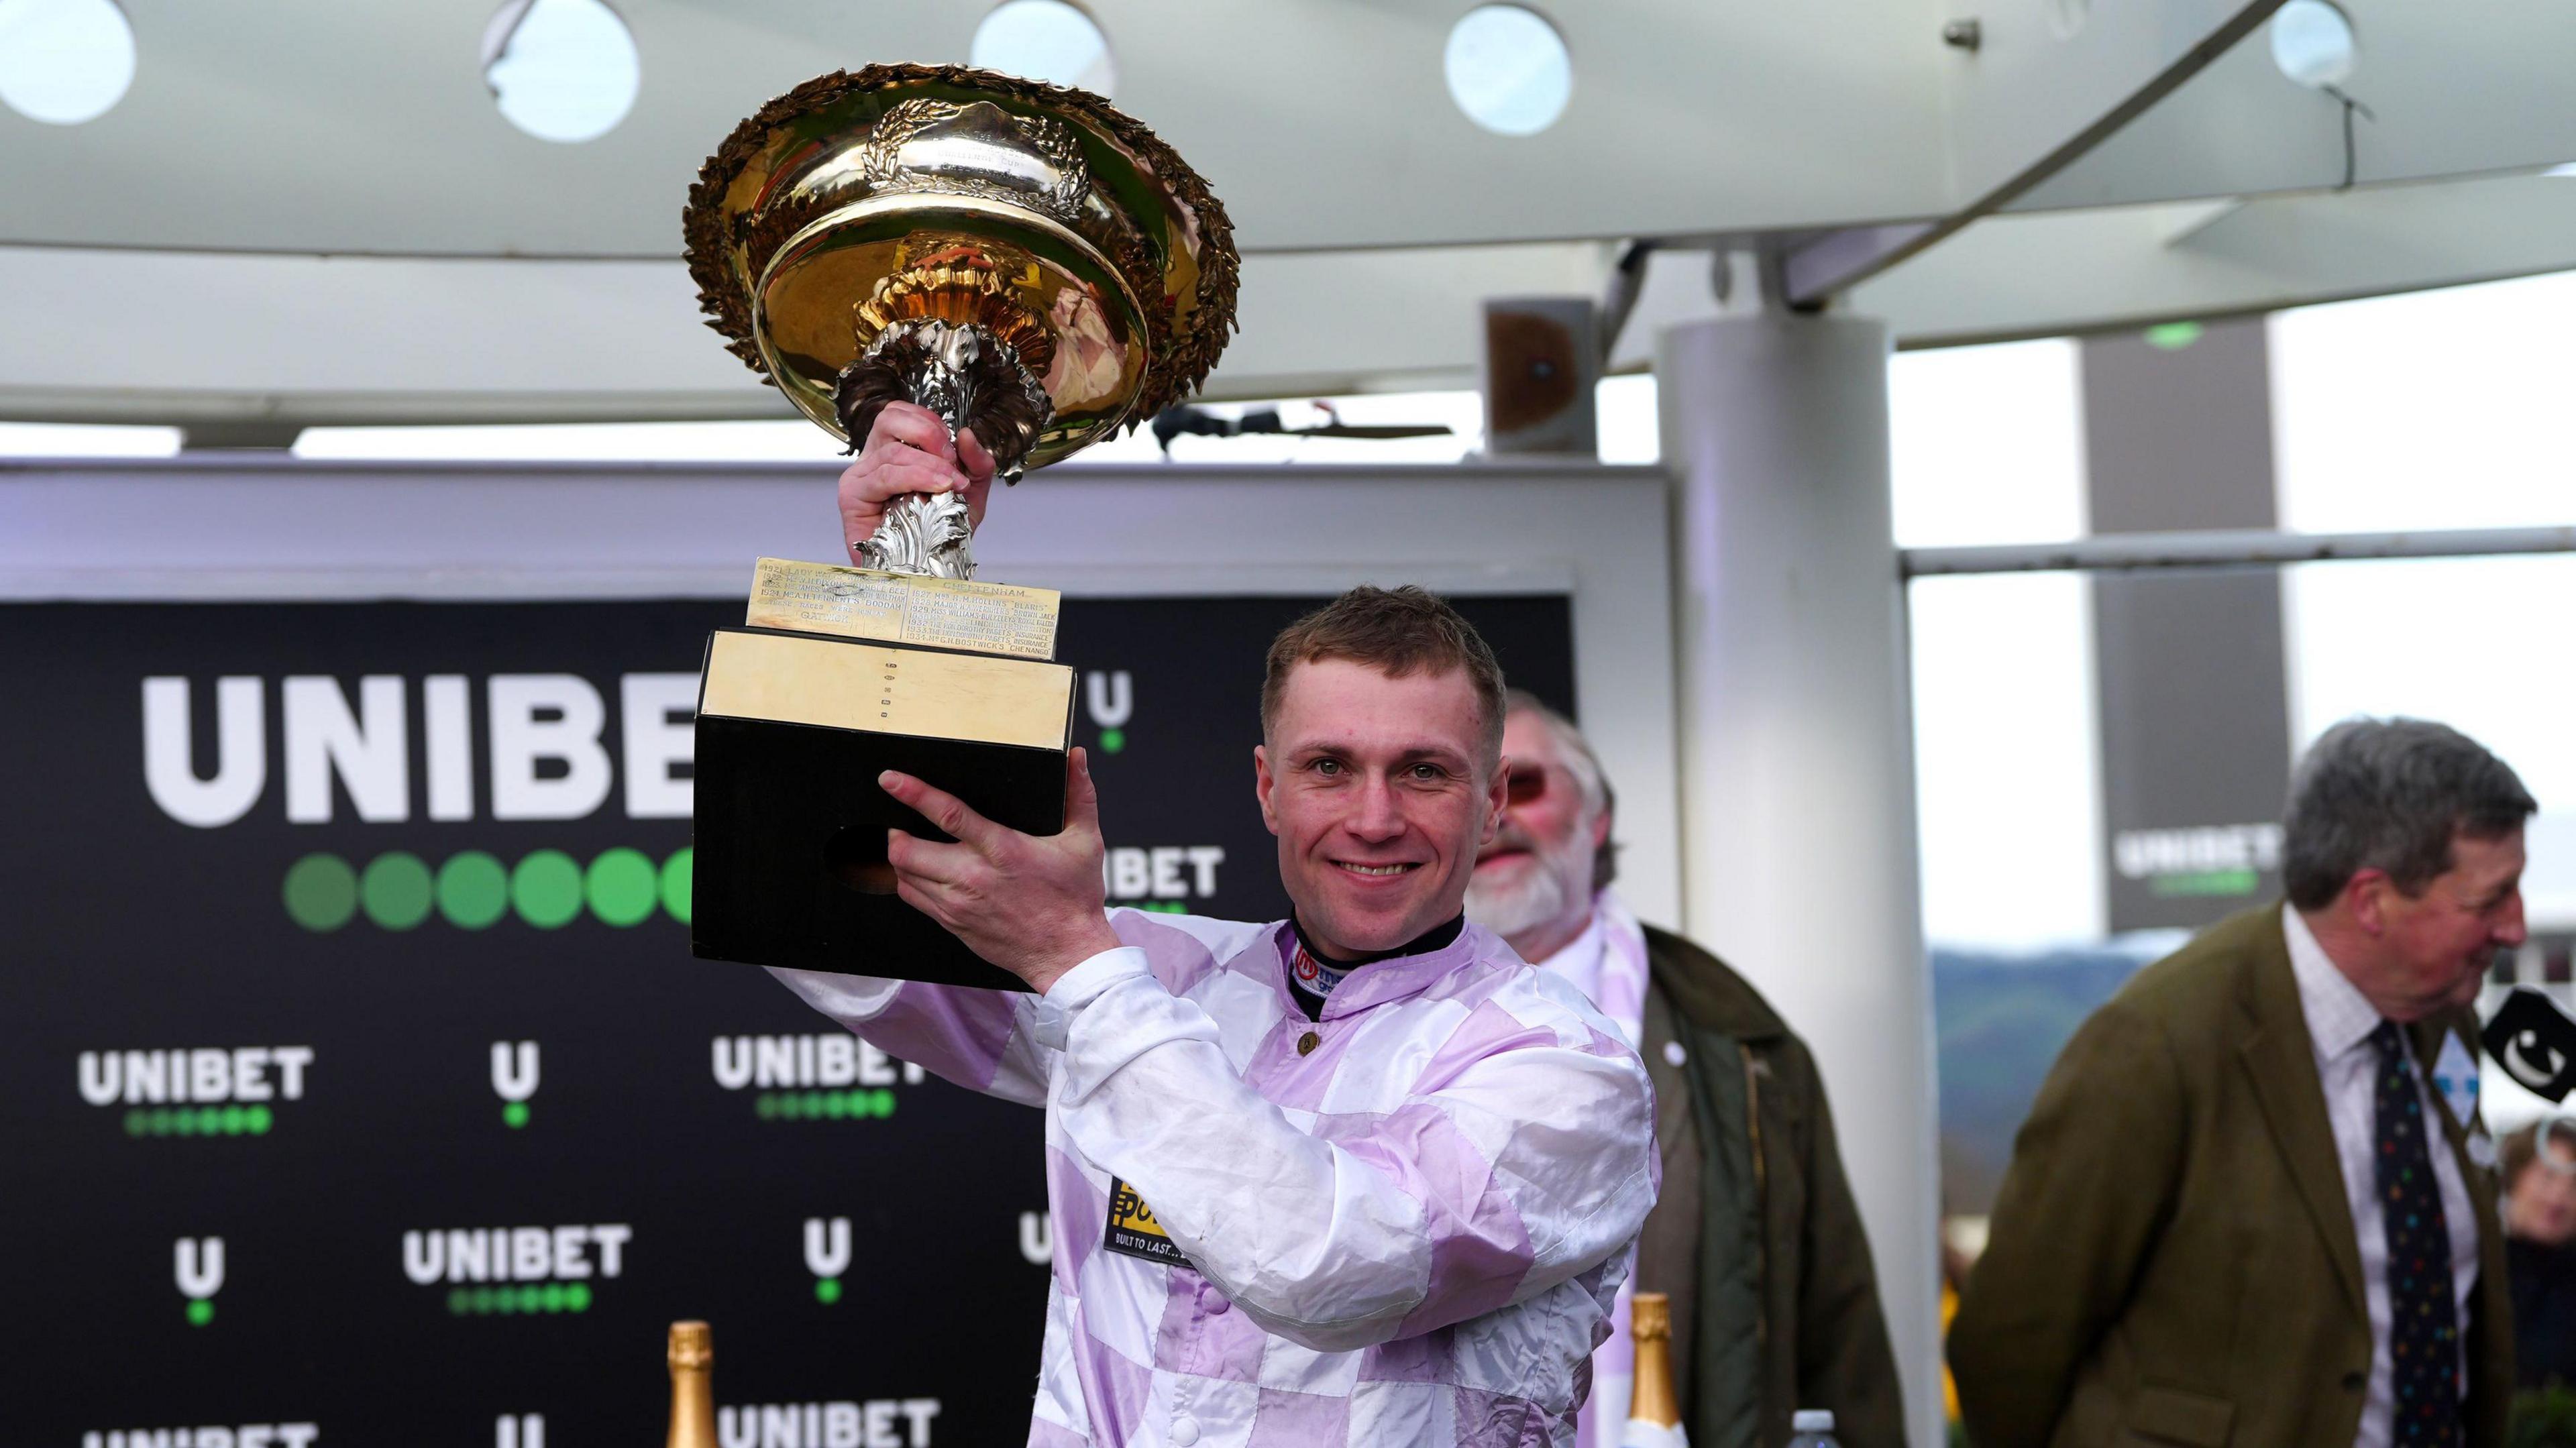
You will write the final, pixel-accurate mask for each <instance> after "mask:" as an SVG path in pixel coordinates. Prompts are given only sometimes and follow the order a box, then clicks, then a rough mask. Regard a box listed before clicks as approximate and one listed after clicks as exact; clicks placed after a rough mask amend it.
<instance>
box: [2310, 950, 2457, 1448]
mask: <svg viewBox="0 0 2576 1448" xmlns="http://www.w3.org/2000/svg"><path fill="white" fill-rule="evenodd" d="M2281 933H2282V934H2283V935H2284V936H2286V937H2287V938H2288V940H2289V945H2290V968H2291V970H2292V971H2293V972H2294V973H2296V975H2297V976H2298V980H2299V1008H2300V1010H2301V1012H2302V1013H2303V1014H2305V1015H2306V1017H2307V1022H2308V1042H2309V1045H2310V1046H2311V1047H2312V1048H2313V1049H2314V1050H2315V1052H2316V1060H2317V1084H2318V1085H2320V1086H2322V1087H2323V1088H2324V1089H2325V1097H2326V1118H2327V1120H2328V1121H2330V1122H2331V1123H2333V1126H2334V1140H2335V1156H2336V1158H2337V1160H2339V1161H2340V1162H2341V1163H2342V1165H2343V1194H2344V1200H2345V1202H2346V1203H2347V1204H2348V1205H2350V1207H2351V1208H2352V1230H2353V1235H2354V1237H2355V1238H2357V1239H2358V1241H2359V1245H2360V1247H2361V1283H2362V1293H2363V1297H2364V1300H2365V1301H2366V1303H2367V1304H2368V1307H2369V1310H2370V1388H2369V1392H2368V1395H2367V1396H2366V1397H2365V1398H2363V1400H2362V1407H2361V1431H2360V1432H2359V1433H2357V1434H2355V1435H2354V1437H2353V1443H2354V1445H2355V1448H2388V1443H2389V1427H2390V1421H2391V1413H2392V1410H2393V1405H2394V1402H2395V1395H2394V1392H2393V1389H2392V1388H2391V1381H2392V1379H2391V1367H2390V1359H2389V1353H2388V1324H2389V1310H2388V1233H2387V1230H2386V1227H2385V1225H2384V1223H2383V1222H2382V1220H2381V1214H2380V1209H2379V1180H2378V1175H2377V1173H2376V1171H2375V1170H2374V1168H2373V1167H2372V1165H2371V1160H2372V1154H2373V1143H2374V1141H2375V1140H2376V1138H2377V1135H2378V1123H2377V1116H2378V1094H2377V1088H2376V1086H2375V1085H2374V1077H2375V1076H2376V1074H2377V1072H2378V1069H2379V1051H2378V1048H2377V1047H2375V1046H2373V1045H2371V1044H2370V1034H2371V1032H2373V1031H2375V1030H2378V1029H2379V1023H2380V1020H2381V1017H2380V1014H2379V1008H2378V1007H2376V1006H2374V1005H2372V1004H2371V1003H2370V1001H2369V999H2368V998H2367V997H2365V996H2364V995H2362V993H2361V991H2360V989H2359V988H2358V987H2356V986H2354V985H2353V983H2352V982H2351V981H2350V980H2349V979H2347V978H2346V977H2345V975H2344V973H2343V972H2342V971H2341V970H2339V969H2337V968H2336V966H2335V963H2334V962H2333V961H2332V960H2331V959H2329V958H2327V955H2326V952H2325V947H2324V946H2321V945H2319V944H2317V937H2316V935H2315V934H2314V933H2313V932H2311V931H2310V930H2309V929H2308V922H2307V921H2305V920H2303V919H2301V918H2300V916H2299V912H2298V911H2296V910H2294V909H2292V908H2290V907H2289V906H2287V905H2284V906H2282V907H2281ZM2398 1039H2399V1041H2400V1043H2401V1044H2403V1045H2404V1046H2405V1048H2406V1049H2407V1051H2408V1052H2409V1054H2410V1055H2411V1054H2412V1052H2413V1045H2412V1043H2411V1042H2410V1041H2408V1040H2407V1038H2406V1037H2405V1035H2404V1034H2403V1033H2401V1034H2400V1035H2399V1037H2398ZM2415 1089H2416V1091H2417V1092H2418V1093H2420V1094H2421V1095H2422V1096H2423V1098H2424V1110H2425V1111H2426V1112H2427V1113H2428V1116H2427V1119H2428V1120H2429V1119H2431V1117H2430V1116H2429V1113H2431V1112H2435V1111H2440V1112H2443V1113H2445V1114H2446V1115H2447V1114H2448V1112H2449V1107H2448V1106H2446V1105H2445V1104H2444V1103H2443V1102H2442V1101H2441V1099H2440V1098H2439V1096H2438V1095H2437V1094H2436V1093H2435V1092H2434V1091H2433V1090H2432V1089H2431V1088H2430V1087H2429V1086H2428V1085H2427V1084H2426V1083H2425V1080H2424V1072H2423V1070H2422V1067H2421V1063H2418V1067H2417V1070H2416V1073H2415ZM2425 1146H2426V1147H2427V1148H2428V1151H2427V1154H2428V1155H2429V1156H2431V1157H2432V1158H2433V1179H2434V1181H2435V1182H2437V1183H2438V1184H2439V1185H2440V1186H2441V1189H2442V1220H2443V1223H2444V1225H2446V1226H2447V1227H2449V1228H2450V1232H2451V1295H2452V1299H2453V1306H2454V1308H2455V1310H2456V1311H2457V1312H2458V1314H2459V1317H2458V1322H2459V1325H2460V1365H2459V1367H2458V1369H2457V1372H2458V1381H2460V1382H2463V1383H2465V1382H2466V1381H2467V1380H2468V1340H2469V1336H2468V1327H2469V1297H2470V1295H2471V1294H2472V1293H2473V1292H2474V1291H2475V1290H2476V1288H2477V1283H2478V1222H2477V1215H2476V1208H2475V1207H2473V1206H2472V1205H2470V1202H2469V1190H2468V1187H2467V1186H2466V1185H2465V1184H2464V1183H2462V1182H2461V1180H2460V1168H2459V1164H2458V1163H2457V1162H2456V1161H2454V1160H2453V1159H2452V1156H2451V1149H2450V1143H2449V1141H2448V1140H2447V1139H2446V1138H2444V1137H2442V1136H2440V1135H2438V1134H2434V1135H2431V1136H2430V1137H2429V1139H2428V1140H2427V1141H2426V1142H2425Z"/></svg>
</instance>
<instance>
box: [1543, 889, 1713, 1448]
mask: <svg viewBox="0 0 2576 1448" xmlns="http://www.w3.org/2000/svg"><path fill="white" fill-rule="evenodd" d="M1533 964H1535V965H1537V966H1538V968H1539V969H1541V970H1543V971H1546V972H1547V973H1548V974H1550V975H1553V976H1556V977H1558V978H1560V979H1562V980H1565V981H1568V982H1570V983H1572V984H1573V986H1574V988H1575V989H1577V990H1579V991H1581V992H1583V994H1584V997H1585V998H1586V999H1588V1000H1590V1001H1591V1002H1592V1004H1593V1005H1594V1006H1595V1007H1597V1008H1598V1009H1599V1010H1600V1012H1601V1014H1603V1015H1605V1016H1608V1017H1609V1018H1610V1020H1611V1021H1612V1023H1614V1024H1616V1025H1617V1026H1618V1027H1619V1029H1620V1031H1621V1032H1622V1033H1624V1034H1625V1035H1626V1036H1627V1038H1628V1044H1629V1045H1631V1046H1639V1045H1642V1044H1644V1042H1645V1016H1646V977H1647V969H1646V930H1645V927H1644V926H1642V925H1639V924H1638V923H1637V917H1636V916H1634V915H1632V914H1630V913H1629V912H1628V907H1627V905H1626V903H1625V902H1623V901H1622V900H1620V898H1619V897H1618V895H1617V894H1616V893H1614V892H1612V891H1610V890H1607V889H1604V890H1601V891H1598V892H1597V893H1595V894H1594V896H1593V897H1592V922H1591V923H1590V924H1589V925H1586V926H1585V927H1583V933H1582V934H1581V935H1578V936H1576V937H1574V938H1573V939H1572V940H1570V941H1567V942H1566V943H1565V945H1564V946H1563V947H1562V948H1561V949H1559V950H1558V951H1557V952H1556V954H1554V955H1551V956H1549V957H1548V958H1547V959H1545V960H1541V961H1535V962H1533ZM1632 1250H1633V1249H1632ZM1636 1265H1637V1264H1636V1263H1635V1262H1634V1261H1631V1262H1630V1263H1629V1264H1628V1269H1629V1270H1628V1275H1627V1276H1626V1278H1625V1279H1623V1280H1622V1281H1621V1282H1620V1284H1619V1296H1618V1300H1617V1301H1616V1302H1614V1303H1613V1304H1612V1305H1611V1309H1610V1335H1609V1336H1608V1337H1607V1338H1604V1339H1603V1340H1602V1342H1601V1345H1600V1346H1599V1347H1597V1348H1595V1349H1593V1352H1592V1395H1591V1396H1590V1397H1589V1398H1586V1399H1585V1400H1584V1403H1583V1411H1582V1413H1581V1415H1580V1416H1579V1417H1578V1418H1577V1420H1576V1431H1575V1440H1574V1441H1575V1444H1576V1448H1612V1445H1614V1444H1616V1443H1618V1442H1619V1441H1620V1438H1621V1436H1622V1435H1623V1433H1624V1432H1625V1430H1626V1429H1627V1426H1628V1404H1629V1401H1630V1395H1631V1392H1632V1391H1633V1389H1634V1387H1635V1385H1636V1373H1637V1345H1636V1342H1635V1341H1634V1340H1633V1339H1632V1338H1630V1337H1629V1335H1628V1318H1629V1312H1630V1309H1631V1307H1632V1306H1633V1305H1634V1304H1635V1302H1636V1297H1637V1274H1636ZM1674 1366H1675V1369H1676V1370H1677V1371H1678V1370H1680V1368H1681V1367H1682V1366H1683V1365H1681V1364H1675V1365H1674Z"/></svg>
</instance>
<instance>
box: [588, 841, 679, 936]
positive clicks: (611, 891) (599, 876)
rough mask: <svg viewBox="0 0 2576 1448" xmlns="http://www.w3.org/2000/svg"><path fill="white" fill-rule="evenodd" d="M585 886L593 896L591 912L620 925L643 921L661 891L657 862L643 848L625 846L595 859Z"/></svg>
mask: <svg viewBox="0 0 2576 1448" xmlns="http://www.w3.org/2000/svg"><path fill="white" fill-rule="evenodd" d="M582 888H583V891H584V893H586V894H587V895H588V896H589V898H590V913H591V914H593V915H596V916H598V917H599V918H600V919H601V920H603V921H605V922H607V923H608V924H610V925H614V926H617V927H618V928H620V929H624V928H625V927H627V926H631V925H639V924H642V923H643V921H644V918H645V917H646V916H648V915H650V914H652V913H653V905H654V902H655V901H656V899H657V898H658V897H659V896H660V894H661V888H660V882H659V881H658V880H656V879H655V878H654V871H653V862H652V861H651V860H650V859H647V858H646V857H645V855H644V852H643V851H641V850H630V849H625V848H623V847H620V848H618V849H614V850H610V851H608V852H606V853H605V854H602V855H601V856H600V857H599V858H598V859H596V860H593V861H591V862H590V873H589V874H588V875H587V876H586V877H585V878H584V880H583V882H582Z"/></svg>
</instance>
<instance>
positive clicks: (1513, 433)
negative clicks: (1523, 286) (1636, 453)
mask: <svg viewBox="0 0 2576 1448" xmlns="http://www.w3.org/2000/svg"><path fill="white" fill-rule="evenodd" d="M1598 328H1599V323H1598V321H1597V320H1596V319H1595V304H1594V302H1593V300H1592V298H1590V297H1494V298H1489V299H1488V300H1487V301H1486V303H1485V366H1484V375H1483V383H1484V393H1485V450H1486V451H1487V452H1489V453H1493V454H1496V455H1504V454H1521V453H1541V454H1548V453H1561V454H1573V455H1576V456H1581V457H1587V458H1588V457H1593V456H1596V455H1598V453H1599V451H1600V440H1599V438H1598V436H1597V435H1596V428H1595V425H1594V420H1593V409H1592V391H1593V386H1594V384H1595V383H1598V382H1599V381H1600V380H1601V351H1600V347H1599V344H1598V340H1597V335H1596V334H1597V331H1598Z"/></svg>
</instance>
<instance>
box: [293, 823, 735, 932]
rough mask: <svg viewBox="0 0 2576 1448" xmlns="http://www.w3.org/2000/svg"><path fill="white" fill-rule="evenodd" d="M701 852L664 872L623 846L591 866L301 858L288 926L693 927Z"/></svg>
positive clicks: (411, 857)
mask: <svg viewBox="0 0 2576 1448" xmlns="http://www.w3.org/2000/svg"><path fill="white" fill-rule="evenodd" d="M695 864H696V852H695V851H694V850H692V849H690V848H688V847H686V846H683V847H682V848H680V849H679V850H676V851H674V852H673V853H672V854H671V855H670V857H669V858H667V859H664V860H662V861H661V862H660V863H659V864H656V863H655V862H654V859H653V857H652V856H651V855H648V854H646V853H645V852H643V851H642V850H638V849H633V848H629V847H627V846H624V845H620V846H617V847H616V848H613V849H609V850H604V851H602V852H600V854H599V855H598V857H597V858H595V859H593V860H592V861H591V862H590V864H589V865H588V866H587V867H584V866H583V865H582V863H581V862H580V861H578V860H576V859H574V858H573V857H572V856H571V855H569V854H566V853H565V852H563V851H562V850H557V849H542V850H536V851H534V852H532V853H530V854H528V855H526V856H525V857H523V858H521V859H520V861H519V862H518V864H517V865H516V866H510V865H506V864H504V863H503V862H502V861H501V860H500V859H499V858H497V857H495V856H494V855H492V854H491V853H489V852H487V851H484V850H463V851H460V852H458V853H456V854H454V855H451V856H449V857H448V858H447V860H446V861H445V862H444V863H442V864H439V865H438V866H437V867H436V868H434V869H433V868H432V867H431V866H430V865H429V864H428V863H427V862H426V861H424V860H422V859H421V857H420V856H418V855H415V854H413V853H411V852H410V851H408V850H389V851H387V852H386V853H384V854H382V855H378V856H377V857H375V858H374V859H373V860H370V861H368V862H366V864H365V866H364V868H363V869H360V868H356V867H353V866H352V865H351V864H350V863H349V862H348V861H347V860H344V859H342V858H340V857H339V856H338V855H334V854H330V853H327V852H316V853H313V854H309V855H306V856H304V857H302V858H301V859H298V860H297V861H296V862H295V863H294V864H293V865H291V866H289V867H288V868H287V871H286V879H285V882H284V885H283V888H282V890H281V892H280V893H281V896H282V898H283V899H284V901H285V904H286V914H287V918H288V919H291V920H293V921H294V922H295V923H296V924H297V925H299V926H302V927H303V928H304V929H306V930H310V931H312V932H314V933H315V934H326V933H328V932H330V931H334V930H338V929H340V928H341V927H342V926H345V925H347V924H348V923H349V922H350V921H351V920H353V919H355V918H357V917H358V916H360V915H364V916H365V917H366V919H367V920H368V921H369V923H371V924H373V925H375V926H376V927H377V928H379V929H383V930H396V931H400V930H411V929H415V928H417V927H419V926H420V925H421V924H422V923H423V922H424V921H427V920H428V919H429V918H430V917H431V916H432V915H436V916H437V917H438V918H440V919H442V920H444V921H446V922H447V923H448V924H449V925H452V926H455V927H456V928H457V929H459V930H488V929H490V928H491V927H492V926H494V925H497V924H499V923H500V922H501V920H502V918H503V917H504V916H507V915H509V914H511V913H513V912H514V911H515V912H516V913H517V915H518V917H519V919H520V920H522V921H524V922H525V923H527V924H528V925H531V926H534V927H535V928H537V929H539V930H556V929H561V928H562V927H563V926H566V925H569V924H571V923H572V922H573V920H574V919H576V918H577V917H579V916H580V914H581V913H582V911H583V910H584V909H587V910H589V911H590V913H591V914H592V915H593V916H594V917H596V918H597V919H598V920H599V921H600V923H601V924H604V925H609V926H613V927H615V928H618V929H628V928H632V927H634V926H638V925H641V924H643V923H644V922H645V921H647V920H650V919H651V918H652V917H653V912H654V911H655V910H656V909H659V910H661V911H662V912H664V913H665V914H668V915H669V916H670V917H671V918H672V919H673V920H676V921H678V922H680V923H681V924H683V925H686V924H687V923H688V922H689V897H690V888H691V884H692V879H693V876H694V873H695V870H694V867H695Z"/></svg>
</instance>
